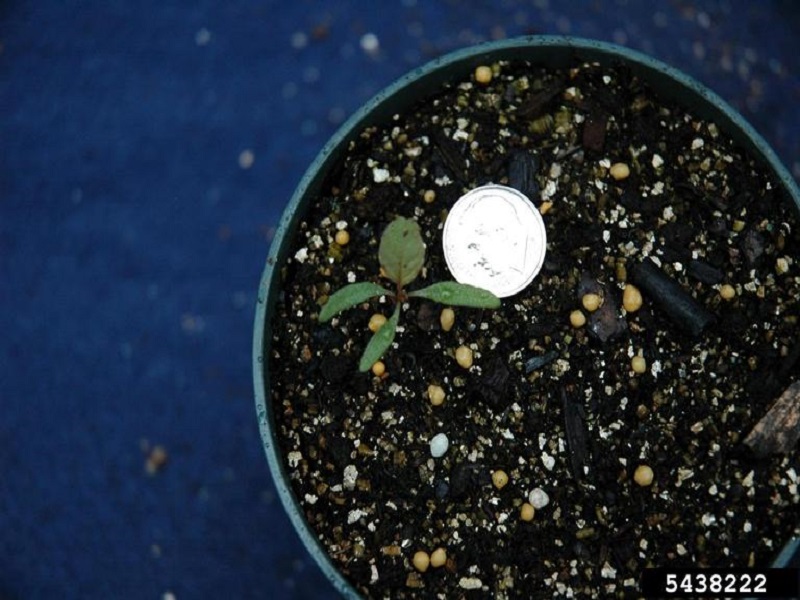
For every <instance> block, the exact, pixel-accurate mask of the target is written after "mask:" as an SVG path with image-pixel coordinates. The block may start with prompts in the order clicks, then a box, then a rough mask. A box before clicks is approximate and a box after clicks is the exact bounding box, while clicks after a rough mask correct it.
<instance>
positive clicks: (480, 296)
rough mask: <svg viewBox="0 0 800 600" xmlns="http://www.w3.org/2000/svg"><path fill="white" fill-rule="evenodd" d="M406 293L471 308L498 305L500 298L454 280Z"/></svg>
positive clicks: (496, 306) (494, 306)
mask: <svg viewBox="0 0 800 600" xmlns="http://www.w3.org/2000/svg"><path fill="white" fill-rule="evenodd" d="M408 295H409V296H415V297H417V298H426V299H428V300H433V301H434V302H439V303H441V304H449V305H450V306H468V307H471V308H499V307H500V298H498V297H497V296H495V295H494V294H493V293H492V292H490V291H488V290H484V289H482V288H479V287H475V286H474V285H468V284H466V283H458V282H456V281H443V282H441V283H434V284H431V285H429V286H428V287H426V288H422V289H421V290H416V291H414V292H410V293H409V294H408Z"/></svg>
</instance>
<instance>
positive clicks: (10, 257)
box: [0, 0, 800, 600]
mask: <svg viewBox="0 0 800 600" xmlns="http://www.w3.org/2000/svg"><path fill="white" fill-rule="evenodd" d="M798 31H800V6H799V5H798V4H796V3H795V2H792V1H791V0H784V1H778V0H775V1H772V2H747V1H733V0H728V1H722V0H714V1H711V0H708V1H698V2H685V1H679V0H675V1H671V2H663V3H659V4H655V3H650V2H635V1H633V0H628V1H621V0H620V1H618V2H604V1H599V0H598V1H594V2H556V1H555V0H552V1H548V0H535V1H533V2H522V1H515V0H504V1H502V2H492V1H488V0H487V1H482V2H478V1H475V2H457V1H454V0H453V1H437V2H433V1H431V2H427V1H423V0H419V1H416V2H415V1H414V0H404V1H402V2H400V1H392V2H382V3H380V9H377V8H376V3H366V2H355V1H352V0H349V1H339V2H336V3H332V2H325V1H323V0H307V1H301V2H294V3H284V2H255V1H252V2H247V1H244V0H230V1H228V2H211V1H209V0H202V1H200V2H195V3H188V2H187V3H181V2H163V1H160V2H148V1H146V2H142V3H132V2H122V1H119V0H106V1H104V2H99V1H96V0H87V1H76V0H63V1H45V0H41V1H39V2H27V3H24V2H14V1H9V2H4V3H2V4H0V143H1V144H2V146H1V147H2V150H1V151H0V410H1V411H2V412H0V598H20V599H21V598H165V599H166V598H171V597H174V598H178V599H180V600H183V599H184V598H214V597H231V598H279V599H280V598H331V597H334V592H333V590H332V587H331V586H330V585H329V584H328V583H327V582H326V581H325V580H324V579H323V578H322V576H321V575H320V574H319V572H318V570H317V568H316V566H315V565H314V564H312V563H311V561H310V560H309V559H308V558H307V556H306V554H305V552H304V550H303V548H302V547H301V545H300V544H299V542H298V540H297V537H296V536H295V534H294V532H293V530H292V529H291V526H290V525H289V522H288V520H287V518H286V517H285V515H284V513H283V510H282V508H281V506H280V505H279V502H278V501H277V500H276V497H275V492H274V488H273V485H272V481H271V480H270V476H269V473H268V471H267V465H266V461H265V459H264V454H263V450H262V448H261V442H260V439H259V436H258V429H257V425H256V419H255V413H254V408H253V400H252V390H251V358H250V345H251V335H252V318H253V307H254V302H255V293H256V289H257V286H258V279H259V276H260V272H261V269H262V266H263V264H264V260H265V258H266V256H267V250H268V247H269V242H270V238H271V235H272V232H273V231H274V226H275V225H276V223H277V221H278V219H279V216H280V213H281V211H282V209H283V207H284V206H285V204H286V202H287V201H288V199H289V197H290V195H291V193H292V191H293V188H294V186H295V185H296V184H297V182H298V181H299V179H300V177H301V176H302V174H303V172H304V170H305V168H306V167H307V166H308V164H310V162H311V161H312V160H313V159H314V156H315V155H316V153H317V152H318V151H319V150H320V149H321V147H322V145H323V144H324V142H325V141H326V140H327V138H328V137H329V136H330V135H331V134H332V133H333V131H334V130H335V128H336V127H337V126H338V125H339V124H340V123H341V122H342V121H343V119H344V118H346V117H347V116H348V115H350V114H351V113H352V112H353V111H355V110H356V109H357V108H358V106H360V105H361V104H362V103H363V102H365V101H366V100H367V99H368V98H369V97H370V96H371V95H372V94H374V93H375V92H377V91H378V90H379V89H380V88H382V87H384V86H385V85H387V84H389V83H390V82H391V81H393V80H394V79H395V78H397V77H399V76H400V75H402V74H403V73H405V72H407V71H409V70H411V69H412V68H414V67H416V66H419V65H420V64H422V63H424V62H425V61H427V60H428V59H430V58H433V57H435V56H437V55H439V54H441V53H443V52H446V51H448V50H452V49H455V48H458V47H462V46H465V45H468V44H471V43H474V42H478V41H482V40H486V39H491V38H493V37H503V36H507V37H511V36H515V35H521V34H527V33H551V34H558V33H569V34H572V35H580V36H585V37H593V38H598V39H602V40H607V41H612V42H617V43H621V44H624V45H628V46H630V47H632V48H635V49H639V50H643V51H645V52H648V53H650V54H651V55H653V56H655V57H656V58H658V59H661V60H663V61H665V62H667V63H669V64H672V65H673V66H676V67H678V68H680V69H683V70H685V71H686V72H687V73H689V74H690V75H692V76H694V77H696V78H697V79H699V80H700V81H701V82H703V83H705V84H706V85H708V86H709V87H710V88H712V89H713V90H714V91H716V92H717V93H719V94H720V95H721V96H723V97H724V98H725V99H727V100H728V101H729V102H730V103H731V104H732V105H733V106H734V107H736V108H737V109H739V110H740V111H741V112H742V113H743V114H744V115H745V117H746V118H747V119H749V120H750V121H751V123H752V124H753V125H754V127H755V128H756V129H757V130H758V131H760V132H761V133H762V134H763V136H764V137H765V138H766V139H767V141H768V142H769V143H771V144H772V145H773V147H774V148H775V150H776V151H777V153H778V154H779V156H780V157H781V158H782V160H783V161H784V163H785V164H786V165H787V167H788V168H789V169H790V170H791V171H792V172H793V173H794V175H795V177H798V176H800V153H799V152H798V150H799V149H800V109H799V108H798V106H800V82H799V81H798V72H800V41H799V40H798V37H797V32H798ZM369 33H372V34H374V36H375V38H376V40H377V42H378V48H377V50H371V48H372V46H371V44H370V41H371V38H369V37H364V36H365V35H366V34H369ZM247 151H249V153H248V152H247ZM243 153H244V154H243ZM250 162H252V164H250ZM156 445H160V446H163V447H164V449H165V450H166V452H167V456H168V459H167V463H166V465H165V466H164V467H163V468H161V469H159V470H157V472H156V473H154V474H150V473H148V472H147V469H146V461H147V457H148V455H149V453H150V452H151V451H152V448H153V447H154V446H156Z"/></svg>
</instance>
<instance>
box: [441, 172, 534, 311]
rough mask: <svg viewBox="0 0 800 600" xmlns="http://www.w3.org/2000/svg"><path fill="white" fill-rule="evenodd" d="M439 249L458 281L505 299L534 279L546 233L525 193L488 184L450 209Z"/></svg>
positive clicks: (469, 194)
mask: <svg viewBox="0 0 800 600" xmlns="http://www.w3.org/2000/svg"><path fill="white" fill-rule="evenodd" d="M443 246H444V257H445V260H446V261H447V266H448V268H449V269H450V272H451V273H452V274H453V277H454V278H455V280H456V281H458V282H459V283H467V284H470V285H474V286H477V287H480V288H483V289H485V290H489V291H490V292H492V293H494V295H495V296H498V297H499V298H506V297H508V296H513V295H514V294H516V293H518V292H520V291H522V290H523V289H525V288H526V287H527V286H528V285H530V283H531V282H532V281H533V280H534V278H535V277H536V275H538V273H539V271H540V270H541V268H542V264H544V255H545V251H546V249H547V234H546V233H545V228H544V221H543V220H542V215H541V214H540V213H539V211H538V210H537V208H536V207H535V206H534V205H533V204H532V203H531V201H530V200H528V198H526V197H525V195H524V194H522V193H521V192H519V191H518V190H515V189H513V188H510V187H506V186H503V185H495V184H490V185H484V186H481V187H479V188H475V189H474V190H472V191H470V192H468V193H466V194H465V195H463V196H461V198H459V199H458V201H457V202H456V203H455V204H454V205H453V208H452V209H451V210H450V212H449V214H448V215H447V220H446V221H445V224H444V234H443Z"/></svg>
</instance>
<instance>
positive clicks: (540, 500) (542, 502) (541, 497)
mask: <svg viewBox="0 0 800 600" xmlns="http://www.w3.org/2000/svg"><path fill="white" fill-rule="evenodd" d="M528 502H530V503H531V505H533V508H535V509H537V510H538V509H540V508H544V507H545V506H547V505H548V504H550V496H548V495H547V492H545V491H544V490H543V489H542V488H536V489H534V490H533V491H532V492H531V493H530V494H528Z"/></svg>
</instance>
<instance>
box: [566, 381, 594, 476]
mask: <svg viewBox="0 0 800 600" xmlns="http://www.w3.org/2000/svg"><path fill="white" fill-rule="evenodd" d="M561 400H562V403H563V406H564V424H565V429H566V432H567V449H568V450H569V460H570V466H571V467H572V475H573V477H575V479H576V480H577V481H583V479H584V478H585V477H586V473H585V469H584V467H587V466H588V465H589V445H588V442H587V432H586V420H585V413H584V410H583V406H582V405H581V404H580V403H579V402H578V401H577V400H575V399H574V398H572V397H570V395H569V394H568V393H567V391H566V390H565V389H564V388H561Z"/></svg>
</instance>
